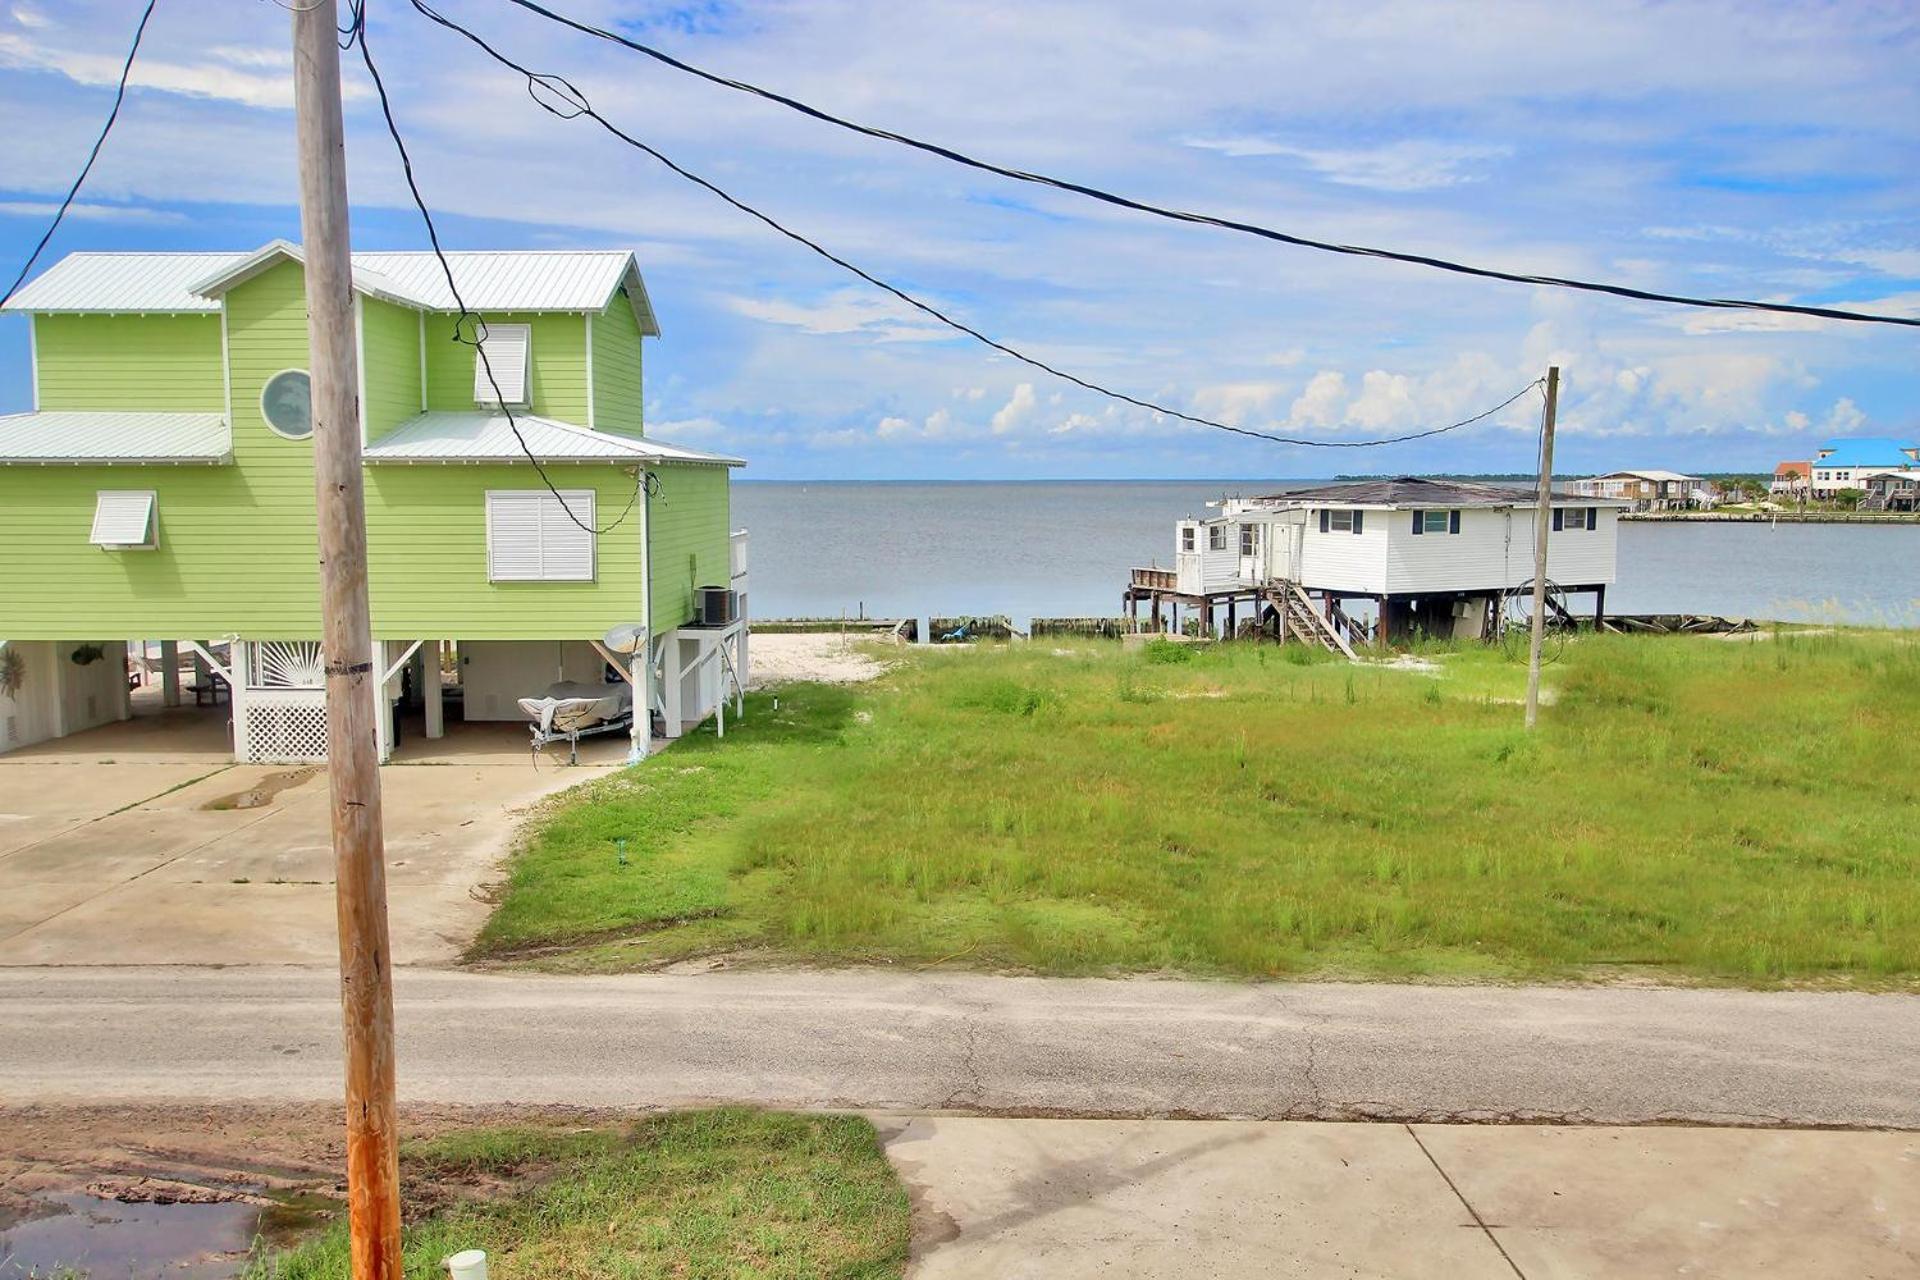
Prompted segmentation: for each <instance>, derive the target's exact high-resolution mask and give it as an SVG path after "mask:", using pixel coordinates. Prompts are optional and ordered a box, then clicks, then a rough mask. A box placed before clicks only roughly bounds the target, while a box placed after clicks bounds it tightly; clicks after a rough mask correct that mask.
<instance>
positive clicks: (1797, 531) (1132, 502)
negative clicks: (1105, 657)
mask: <svg viewBox="0 0 1920 1280" xmlns="http://www.w3.org/2000/svg"><path fill="white" fill-rule="evenodd" d="M1292 483H1299V482H1295V481H1284V480H1271V481H1251V482H1247V481H1242V482H1235V483H1233V484H1232V485H1223V484H1222V483H1221V482H1219V481H1088V482H1081V483H1066V484H1062V483H1053V482H1047V483H1012V484H919V483H914V484H874V483H861V482H829V483H806V484H775V483H760V484H755V483H748V482H743V483H738V484H736V485H735V486H734V489H733V495H734V496H733V523H734V526H735V527H736V528H745V529H747V530H749V531H750V532H751V534H752V542H751V555H752V564H751V567H752V574H753V594H752V609H753V613H754V615H755V616H756V617H761V618H779V617H801V616H806V617H831V616H837V615H839V614H841V613H842V612H845V613H846V614H848V615H850V616H851V615H853V614H855V613H857V612H858V611H859V610H860V609H861V608H863V607H864V609H865V610H866V613H867V616H869V617H925V616H927V615H929V614H992V613H1004V614H1010V615H1012V617H1013V619H1014V621H1015V623H1016V625H1024V624H1025V621H1026V620H1027V619H1028V618H1030V617H1033V616H1035V615H1039V616H1043V617H1044V616H1077V615H1093V614H1117V613H1119V612H1120V592H1121V589H1122V588H1123V587H1124V586H1125V585H1126V580H1127V570H1128V569H1129V568H1131V567H1132V566H1134V565H1145V564H1153V563H1159V564H1161V565H1171V564H1172V562H1173V522H1174V521H1175V520H1177V519H1179V518H1180V517H1181V516H1186V515H1199V514H1204V513H1205V510H1206V507H1205V504H1206V502H1207V501H1208V500H1209V499H1216V498H1219V497H1220V496H1221V494H1222V493H1223V492H1238V493H1270V492H1273V491H1274V490H1276V489H1279V488H1282V487H1285V486H1286V485H1288V484H1292ZM1607 607H1608V609H1609V610H1610V611H1614V612H1620V613H1680V612H1687V613H1719V614H1728V615H1733V616H1739V617H1753V618H1774V619H1780V620H1782V621H1844V622H1861V623H1874V624H1879V625H1886V626H1902V627H1920V525H1787V524H1783V525H1778V526H1770V525H1760V524H1638V523H1629V524H1623V525H1621V527H1620V577H1619V581H1618V583H1616V584H1615V586H1614V587H1613V588H1612V589H1610V590H1609V591H1608V593H1607Z"/></svg>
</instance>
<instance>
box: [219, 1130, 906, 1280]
mask: <svg viewBox="0 0 1920 1280" xmlns="http://www.w3.org/2000/svg"><path fill="white" fill-rule="evenodd" d="M400 1172H401V1182H402V1185H403V1187H404V1188H405V1191H406V1194H407V1198H408V1210H409V1215H408V1216H409V1225H408V1227H407V1232H406V1274H407V1276H408V1280H442V1278H443V1277H444V1276H445V1275H446V1269H445V1268H444V1267H443V1266H442V1265H441V1259H443V1258H445V1257H447V1256H448V1255H450V1254H454V1253H458V1252H459V1251H461V1250H463V1249H476V1248H478V1249H485V1250H486V1251H487V1255H488V1257H487V1262H488V1269H489V1271H491V1273H492V1274H493V1275H494V1276H496V1277H499V1278H500V1280H588V1278H591V1280H643V1278H646V1280H652V1278H655V1277H658V1278H660V1280H667V1278H669V1277H671V1278H672V1280H722V1278H723V1277H742V1278H744V1277H749V1276H751V1277H754V1278H755V1280H761V1278H767V1280H819V1278H820V1277H833V1278H834V1280H883V1278H885V1280H895V1278H897V1277H898V1276H899V1275H900V1274H901V1272H902V1269H903V1268H904V1267H905V1265H906V1259H907V1195H906V1191H905V1190H904V1189H903V1188H902V1187H901V1186H900V1184H899V1182H898V1180H897V1179H896V1178H895V1177H894V1174H893V1170H892V1168H891V1167H890V1166H889V1165H888V1164H887V1160H886V1156H885V1155H884V1154H883V1153H882V1152H881V1150H880V1144H879V1140H878V1138H877V1136H876V1135H875V1133H874V1131H873V1126H872V1125H871V1124H869V1123H868V1122H867V1121H866V1120H864V1119H861V1118H860V1117H858V1116H819V1115H804V1116H803V1115H789V1114H783V1113H779V1112H759V1111H746V1110H736V1109H728V1110H718V1111H691V1112H680V1113H675V1114H670V1115H661V1116H653V1117H649V1118H647V1119H644V1120H641V1121H638V1122H637V1123H635V1124H633V1125H632V1126H630V1127H625V1128H618V1129H604V1128H603V1129H589V1130H584V1131H563V1130H554V1129H487V1130H476V1131H472V1132H467V1133H456V1134H452V1135H449V1136H445V1137H441V1138H436V1139H434V1140H432V1141H428V1142H423V1143H414V1144H409V1145H407V1146H405V1147H403V1148H402V1151H401V1169H400ZM247 1274H248V1280H340V1277H343V1276H345V1275H347V1274H348V1255H347V1240H346V1225H345V1223H344V1222H341V1223H339V1224H336V1226H335V1227H334V1228H333V1229H332V1230H330V1231H329V1232H327V1233H326V1234H325V1235H322V1236H320V1237H319V1238H317V1239H315V1240H313V1241H311V1242H309V1243H307V1244H305V1245H303V1246H300V1247H299V1248H296V1249H293V1250H290V1251H288V1252H285V1253H280V1254H276V1255H273V1256H270V1257H263V1258H260V1259H258V1260H257V1261H256V1262H255V1263H254V1264H253V1266H252V1267H251V1269H250V1270H249V1271H248V1273H247Z"/></svg>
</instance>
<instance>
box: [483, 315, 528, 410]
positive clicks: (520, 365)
mask: <svg viewBox="0 0 1920 1280" xmlns="http://www.w3.org/2000/svg"><path fill="white" fill-rule="evenodd" d="M480 348H484V349H485V351H486V358H485V359H484V360H483V359H481V355H480ZM480 348H476V349H475V350H474V353H473V398H474V401H475V402H476V403H478V404H509V405H523V404H525V403H527V383H528V381H529V379H528V376H527V365H528V360H529V359H530V357H531V356H532V352H533V329H532V327H531V326H529V325H524V324H490V325H487V326H486V336H485V337H484V338H482V339H481V341H480ZM489 367H491V368H492V371H493V380H492V381H491V382H489V381H488V380H487V371H488V368H489ZM494 383H498V384H499V385H500V394H499V396H498V397H495V395H494V394H493V387H494Z"/></svg>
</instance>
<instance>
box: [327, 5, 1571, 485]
mask: <svg viewBox="0 0 1920 1280" xmlns="http://www.w3.org/2000/svg"><path fill="white" fill-rule="evenodd" d="M411 3H412V5H413V7H414V8H415V9H416V10H417V11H419V13H420V14H421V15H422V16H424V17H426V18H428V19H429V20H431V21H433V22H435V23H438V24H439V25H440V26H442V27H445V28H446V29H448V30H449V31H453V32H457V33H458V34H460V35H462V36H464V37H466V38H467V39H468V40H469V41H471V42H472V43H473V44H474V45H476V46H477V47H478V48H480V49H481V50H482V51H484V52H485V53H486V54H487V56H489V57H491V58H492V59H493V60H494V61H496V62H498V63H500V64H501V65H502V66H504V67H508V68H510V69H512V70H514V71H516V72H518V73H519V74H521V75H522V76H525V77H526V80H527V94H528V96H529V97H531V98H532V99H533V100H534V102H535V103H537V104H538V105H539V106H540V108H541V109H542V110H544V111H547V112H549V113H551V114H553V115H556V116H558V117H560V118H561V119H563V120H573V119H578V118H579V117H581V116H585V117H587V118H588V119H590V120H592V121H593V122H594V123H596V124H598V125H599V126H600V127H601V128H602V129H604V130H606V131H607V132H608V133H610V134H612V135H613V136H614V137H616V138H618V139H619V140H620V141H622V142H624V143H626V144H627V145H628V146H630V147H633V148H635V149H637V150H639V151H642V152H644V153H646V154H647V155H649V156H651V157H653V158H654V159H655V160H657V161H659V162H660V163H661V164H662V165H665V166H666V167H667V168H668V169H669V170H671V171H672V172H673V173H674V174H676V175H677V176H679V177H681V178H684V179H685V180H686V181H688V182H691V183H693V184H694V185H695V186H698V187H701V188H702V189H704V190H706V191H708V192H710V193H711V194H713V195H715V196H717V197H718V198H719V199H721V200H723V201H725V202H726V203H727V204H729V205H731V206H732V207H733V208H735V209H738V210H739V211H740V212H742V213H744V214H746V215H747V216H749V217H751V218H754V219H756V220H757V221H759V222H761V223H762V224H764V225H765V226H767V227H770V228H771V229H773V230H774V231H777V232H778V233H780V234H781V235H783V236H785V237H786V238H787V239H789V240H791V241H793V242H794V243H795V244H798V245H800V246H802V247H804V248H806V249H807V250H809V251H810V252H812V253H815V254H818V255H819V256H820V257H822V258H825V259H826V260H827V261H828V262H831V263H833V264H834V265H835V266H837V267H840V268H841V269H842V270H844V271H848V272H850V273H852V274H853V275H855V276H858V277H859V278H860V279H862V280H864V281H866V282H867V283H868V284H870V285H872V286H873V287H874V288H876V289H880V290H882V291H883V292H885V293H888V294H890V295H892V296H893V297H895V298H897V299H899V300H900V301H901V302H904V303H906V304H907V305H908V306H910V307H912V308H914V309H915V310H917V311H919V312H921V313H922V314H924V315H927V316H930V317H932V318H933V319H934V320H937V321H939V322H940V323H941V324H943V325H946V326H947V327H948V328H950V329H953V330H955V331H956V332H958V333H962V334H965V335H966V336H967V337H970V338H972V339H973V340H974V341H976V342H979V343H981V344H982V345H984V346H987V347H990V348H992V349H993V350H995V351H998V352H1000V353H1001V354H1002V355H1006V356H1010V357H1011V358H1013V359H1015V360H1018V361H1019V362H1020V363H1022V364H1025V365H1027V366H1029V367H1031V368H1034V369H1038V370H1040V371H1041V372H1042V373H1046V374H1049V375H1051V376H1053V377H1055V378H1059V379H1061V380H1062V381H1065V382H1071V383H1073V384H1074V385H1075V386H1077V387H1082V388H1084V389H1086V390H1088V391H1092V392H1094V393H1095V394H1098V395H1102V396H1106V397H1108V398H1109V399H1112V400H1118V401H1121V402H1123V403H1126V404H1130V405H1133V406H1135V407H1136V408H1140V409H1145V410H1147V411H1149V412H1151V413H1157V414H1162V415H1164V416H1166V417H1169V418H1178V419H1180V420H1181V421H1183V422H1191V423H1194V424H1195V425H1197V426H1202V427H1210V428H1212V429H1214V430H1216V431H1227V432H1232V433H1233V434H1234V435H1240V436H1249V437H1252V438H1253V439H1256V440H1267V441H1271V442H1272V443H1274V444H1285V445H1298V446H1301V447H1304V448H1310V449H1370V448H1375V447H1378V446H1380V445H1389V444H1404V443H1406V442H1407V441H1409V440H1424V439H1426V438H1428V437H1429V436H1437V435H1444V434H1445V433H1447V432H1449V431H1457V430H1459V429H1460V428H1462V427H1467V426H1472V425H1473V424H1474V423H1476V422H1480V421H1483V420H1485V419H1487V418H1490V417H1492V416H1493V415H1494V414H1496V413H1499V412H1500V411H1501V410H1502V409H1504V408H1506V407H1507V406H1508V405H1510V404H1512V403H1513V402H1514V401H1516V400H1518V399H1520V397H1522V396H1524V395H1526V394H1527V393H1528V392H1529V391H1531V390H1533V389H1534V387H1536V386H1538V385H1539V383H1538V382H1537V381H1536V382H1530V383H1528V384H1527V385H1526V386H1524V387H1522V388H1520V390H1518V391H1516V392H1514V393H1513V394H1512V395H1510V396H1508V397H1507V398H1506V399H1505V400H1502V401H1501V402H1500V403H1499V404H1497V405H1494V406H1493V407H1492V408H1491V409H1487V410H1484V411H1482V412H1480V413H1477V414H1475V415H1473V416H1472V417H1470V418H1464V419H1462V420H1461V421H1459V422H1452V423H1448V424H1447V425H1446V426H1444V427H1429V428H1427V429H1426V430H1424V431H1413V432H1409V433H1407V434H1406V435H1399V436H1388V437H1385V438H1382V439H1378V440H1314V439H1307V438H1302V437H1294V436H1281V435H1274V434H1272V433H1271V432H1266V431H1255V430H1252V429H1251V428H1248V427H1237V426H1234V425H1232V424H1230V423H1226V422H1219V421H1216V420H1214V419H1212V418H1206V417H1201V416H1199V415H1198V414H1192V413H1185V412H1182V411H1181V410H1179V409H1174V408H1171V407H1169V406H1167V405H1163V404H1159V403H1157V402H1155V401H1152V400H1146V399H1143V398H1141V397H1139V396H1134V395H1129V394H1128V393H1126V392H1124V391H1116V390H1114V389H1113V388H1111V387H1108V386H1104V385H1102V384H1100V383H1098V382H1094V381H1092V380H1090V379H1088V378H1083V377H1081V376H1080V375H1079V374H1075V373H1069V372H1067V371H1066V370H1064V369H1060V368H1058V367H1056V366H1054V365H1051V364H1048V363H1047V362H1046V361H1044V360H1041V359H1039V358H1038V357H1035V356H1030V355H1028V354H1026V353H1025V352H1024V351H1021V350H1019V349H1018V348H1016V347H1013V346H1010V345H1008V344H1007V343H1005V342H1002V341H1000V340H999V339H997V338H993V337H989V336H988V335H987V334H985V333H983V332H981V331H980V330H979V329H976V328H974V327H973V326H972V325H969V324H967V323H966V322H964V321H961V320H957V319H955V318H954V317H953V316H950V315H948V314H947V313H946V312H944V311H942V310H940V309H939V308H938V307H936V306H934V305H933V304H932V303H930V302H926V301H923V300H922V299H920V298H917V297H915V296H914V295H912V294H910V293H908V292H907V291H906V290H904V289H901V288H899V287H898V286H896V285H893V284H889V283H888V282H887V281H885V280H883V279H881V278H880V277H879V276H876V275H874V274H873V273H872V272H870V271H867V270H866V269H865V268H863V267H860V266H857V265H856V264H854V263H852V262H850V261H848V260H847V259H845V258H843V257H841V256H840V255H839V254H837V253H834V252H833V251H832V250H830V249H828V248H826V247H825V246H823V245H821V244H820V243H818V242H817V241H814V240H811V239H809V238H808V237H806V236H804V235H802V234H801V233H800V232H798V231H795V230H793V229H792V228H790V227H787V226H786V225H784V224H783V223H781V222H779V221H778V220H777V219H775V218H774V217H773V216H772V215H770V214H767V213H763V212H762V211H761V210H759V209H757V208H755V207H754V206H752V205H750V204H748V203H746V202H745V201H744V200H741V199H739V198H737V197H735V196H733V195H731V194H729V193H728V192H726V191H725V190H723V189H721V188H720V187H718V186H716V185H715V184H714V183H712V182H709V181H708V180H707V179H705V178H703V177H701V176H700V175H699V174H697V173H694V172H692V171H691V170H689V169H687V168H685V167H684V166H682V165H680V164H678V163H676V162H675V161H674V160H673V159H671V158H670V157H668V156H667V155H665V154H664V153H663V152H661V151H660V150H658V149H657V148H655V147H653V146H651V145H649V144H648V143H645V142H642V141H641V140H640V139H638V138H636V137H634V136H633V135H632V134H629V133H627V132H625V131H624V130H622V129H621V128H620V127H619V126H618V125H615V124H614V123H613V122H612V121H610V120H608V119H607V118H606V117H605V116H603V115H601V114H600V113H599V112H598V111H596V110H594V108H593V104H592V103H590V102H588V101H587V98H586V95H585V94H583V93H581V92H580V90H579V89H578V88H577V87H576V86H575V85H574V84H573V83H572V82H570V81H569V80H567V79H566V78H565V77H563V76H558V75H552V74H549V73H545V72H535V71H531V70H528V69H527V68H526V67H524V66H522V65H521V64H520V63H518V62H515V61H514V60H513V59H512V58H510V57H508V56H507V55H506V54H504V53H502V52H500V51H499V50H498V49H496V48H494V47H493V46H492V45H490V44H488V43H487V42H486V41H485V40H483V39H482V38H480V37H479V36H478V35H475V34H474V33H473V32H472V31H470V30H468V29H467V28H465V27H463V26H461V25H460V24H459V23H457V22H455V21H453V20H452V19H451V18H448V17H446V16H445V15H443V14H441V13H439V12H437V11H436V10H434V9H433V8H432V7H431V6H430V5H428V4H427V3H425V0H411ZM365 47H366V39H365V37H364V36H362V38H361V48H362V51H363V52H364V50H365ZM543 93H544V94H545V95H546V96H542V94H543ZM382 101H383V102H384V101H385V97H384V94H383V95H382ZM397 137H398V135H397V134H396V139H397ZM408 181H409V183H411V181H412V179H411V171H409V179H408ZM418 199H419V196H418V191H417V189H416V192H415V200H416V202H418ZM422 209H423V212H424V206H422Z"/></svg>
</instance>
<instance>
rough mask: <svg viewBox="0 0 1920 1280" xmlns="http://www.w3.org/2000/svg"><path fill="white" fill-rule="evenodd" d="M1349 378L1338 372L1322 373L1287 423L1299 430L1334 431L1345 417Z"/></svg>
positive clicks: (1309, 385)
mask: <svg viewBox="0 0 1920 1280" xmlns="http://www.w3.org/2000/svg"><path fill="white" fill-rule="evenodd" d="M1346 401H1347V377H1346V375H1345V374H1343V373H1341V372H1340V371H1339V370H1338V369H1322V370H1321V371H1320V372H1319V373H1316V374H1314V375H1313V377H1312V378H1310V379H1309V380H1308V381H1307V387H1306V390H1304V391H1302V392H1301V393H1300V397H1299V399H1297V400H1295V401H1294V402H1293V407H1292V408H1291V409H1290V410H1288V411H1287V423H1288V425H1290V426H1296V427H1332V426H1335V425H1337V424H1338V423H1339V421H1340V419H1341V417H1342V416H1343V414H1344V413H1345V409H1346Z"/></svg>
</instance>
